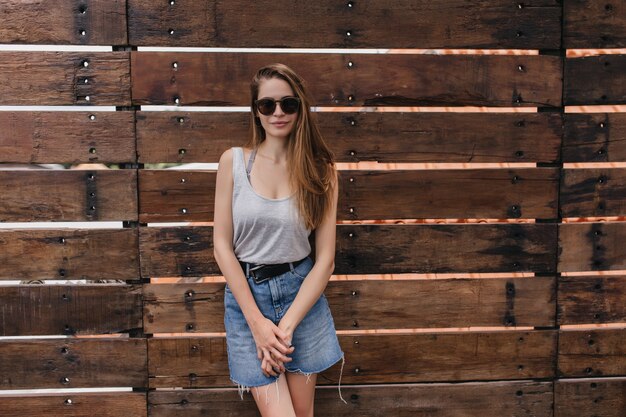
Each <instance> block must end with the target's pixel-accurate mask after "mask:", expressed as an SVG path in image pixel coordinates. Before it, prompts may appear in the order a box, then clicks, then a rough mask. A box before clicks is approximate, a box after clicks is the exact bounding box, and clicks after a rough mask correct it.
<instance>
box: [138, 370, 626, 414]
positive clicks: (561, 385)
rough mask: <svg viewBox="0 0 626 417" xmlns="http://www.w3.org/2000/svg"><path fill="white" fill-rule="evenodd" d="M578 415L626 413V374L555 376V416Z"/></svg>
mask: <svg viewBox="0 0 626 417" xmlns="http://www.w3.org/2000/svg"><path fill="white" fill-rule="evenodd" d="M148 398H149V397H148ZM580 415H593V416H602V417H622V416H624V415H626V378H616V379H613V378H611V379H604V378H585V379H579V380H569V381H563V380H557V381H556V382H555V385H554V416H555V417H578V416H580Z"/></svg>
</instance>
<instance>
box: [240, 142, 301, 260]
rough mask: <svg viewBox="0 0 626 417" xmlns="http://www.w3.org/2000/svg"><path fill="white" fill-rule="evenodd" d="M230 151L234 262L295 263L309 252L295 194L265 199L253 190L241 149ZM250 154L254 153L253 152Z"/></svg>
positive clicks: (252, 157) (251, 159)
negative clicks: (235, 258) (231, 154)
mask: <svg viewBox="0 0 626 417" xmlns="http://www.w3.org/2000/svg"><path fill="white" fill-rule="evenodd" d="M232 150H233V201H232V214H233V247H234V252H235V256H237V259H239V260H240V261H243V262H250V263H257V264H280V263H285V262H295V261H297V260H300V259H302V258H304V257H306V256H307V255H309V253H310V252H311V245H310V243H309V239H308V238H309V235H310V234H311V230H309V229H307V228H306V226H305V224H304V221H303V220H302V218H301V216H300V214H299V212H298V209H297V207H296V204H295V193H294V194H292V195H291V196H289V197H283V198H278V199H273V198H266V197H263V196H261V195H259V194H257V192H256V191H254V189H253V188H252V184H251V183H250V179H249V172H250V170H251V169H252V164H251V163H252V162H253V161H254V155H253V154H252V155H251V158H250V161H249V162H250V164H249V167H248V169H247V170H246V162H245V160H244V152H243V148H241V147H235V148H232ZM253 153H256V152H255V151H253Z"/></svg>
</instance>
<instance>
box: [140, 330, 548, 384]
mask: <svg viewBox="0 0 626 417" xmlns="http://www.w3.org/2000/svg"><path fill="white" fill-rule="evenodd" d="M339 342H340V344H341V347H342V350H343V352H344V353H345V364H344V368H343V375H342V377H341V383H342V384H344V383H345V384H361V383H369V384H374V383H394V382H397V383H400V382H402V383H411V382H425V381H432V382H435V381H439V382H441V381H468V380H472V381H474V380H494V379H526V378H550V377H553V376H554V373H555V369H554V367H555V357H556V347H557V346H556V332H554V331H510V332H509V331H506V332H505V331H498V332H442V333H422V334H420V333H418V334H407V335H399V334H385V335H383V334H379V335H364V336H340V337H339ZM295 348H296V349H297V348H298V347H297V346H296V347H295ZM226 349H227V347H226V339H225V338H222V337H203V338H188V337H185V338H173V337H168V338H151V339H148V355H149V360H148V369H149V374H150V388H167V387H182V388H200V387H208V386H233V384H232V383H231V382H230V379H229V371H228V360H227V353H226V352H227V350H226ZM381 352H384V354H381ZM341 365H342V361H341V360H339V362H337V363H336V364H335V365H333V366H332V367H331V368H330V369H328V370H327V371H324V372H322V373H321V374H319V376H318V378H317V383H318V384H320V385H328V384H335V385H336V384H337V383H338V381H339V375H340V371H341ZM259 366H260V362H259Z"/></svg>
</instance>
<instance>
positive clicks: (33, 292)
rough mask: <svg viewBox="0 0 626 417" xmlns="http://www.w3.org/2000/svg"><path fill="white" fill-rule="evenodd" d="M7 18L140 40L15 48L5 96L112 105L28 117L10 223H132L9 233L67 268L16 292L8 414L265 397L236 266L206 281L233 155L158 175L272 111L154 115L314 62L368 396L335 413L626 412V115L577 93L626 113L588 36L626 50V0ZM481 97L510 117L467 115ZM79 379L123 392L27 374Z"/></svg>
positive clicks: (163, 408) (2, 245) (227, 96)
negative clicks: (250, 352)
mask: <svg viewBox="0 0 626 417" xmlns="http://www.w3.org/2000/svg"><path fill="white" fill-rule="evenodd" d="M0 15H2V16H3V25H2V27H0V43H1V44H22V45H25V44H52V45H87V46H95V45H110V46H112V50H111V51H95V50H91V51H82V50H73V51H55V52H48V51H46V52H44V51H28V50H22V51H7V50H3V51H0V106H25V105H38V106H70V105H79V106H83V108H84V110H81V109H79V110H81V111H54V112H53V111H45V110H37V111H33V110H29V111H15V110H3V111H0V125H1V126H2V127H3V129H0V162H3V163H9V164H10V165H6V166H4V168H3V170H2V171H0V201H2V203H1V205H0V222H24V225H23V226H28V223H29V222H42V221H43V222H50V223H51V224H52V222H59V221H64V222H67V221H69V222H92V221H119V222H122V226H123V227H120V228H108V227H106V228H105V227H99V223H95V224H94V225H95V226H96V227H93V228H92V227H90V228H86V227H80V226H76V227H63V228H61V227H58V228H55V227H52V228H48V229H36V228H27V229H24V228H13V229H0V280H3V281H8V280H24V282H28V281H29V280H42V281H45V282H46V283H54V284H56V285H35V284H25V283H23V284H20V285H3V286H0V336H4V338H3V339H0V390H7V391H4V392H2V393H1V394H0V410H3V415H6V416H18V415H19V416H21V415H23V414H24V413H28V414H32V415H50V413H52V414H53V415H71V416H86V415H103V416H111V417H118V416H125V417H128V416H147V415H148V414H149V415H151V416H159V417H160V416H173V415H178V416H196V415H212V416H226V415H234V414H233V413H235V414H236V415H240V416H252V415H257V414H256V411H255V407H254V405H253V403H252V400H251V398H250V397H249V396H247V397H245V400H244V401H241V400H240V398H239V395H238V393H237V390H236V389H234V388H233V385H232V384H231V383H230V381H229V379H228V368H227V362H226V344H225V339H224V336H223V333H222V332H223V330H224V329H223V304H222V299H223V288H224V283H223V281H222V280H220V279H219V278H217V279H203V280H202V279H200V280H199V279H197V278H198V277H206V276H217V275H219V269H218V267H217V265H216V263H215V260H214V258H213V252H212V246H211V242H212V227H211V221H212V218H213V198H214V195H213V194H214V181H215V172H214V171H211V170H189V169H182V170H170V169H154V168H151V167H153V165H151V164H157V163H192V162H209V163H214V162H217V160H218V158H219V155H220V154H221V153H222V152H223V151H224V150H225V149H227V148H228V147H231V146H239V145H241V144H242V142H243V141H244V140H245V138H246V135H247V129H248V125H247V123H248V121H247V116H246V114H245V113H241V112H237V111H230V110H226V111H224V110H223V109H222V110H221V111H189V110H188V109H187V110H183V109H181V110H175V111H154V110H155V109H159V107H156V108H154V107H153V108H149V109H148V108H144V107H143V106H147V105H150V106H158V105H183V106H223V107H224V106H225V107H229V106H245V105H246V104H247V102H248V91H247V89H248V82H249V79H250V78H251V76H252V74H253V72H254V71H255V70H256V69H257V68H258V67H259V66H261V65H263V64H267V63H271V62H284V63H287V64H288V65H291V66H292V67H294V68H295V70H296V71H297V72H299V73H301V74H302V75H303V76H304V77H305V78H306V80H307V81H308V83H309V84H310V86H311V89H312V93H313V96H314V99H315V102H316V103H315V104H316V106H318V110H320V111H319V112H318V113H317V116H318V118H319V120H320V123H321V126H322V128H323V133H324V134H325V136H326V138H327V140H328V142H329V144H330V146H331V147H332V149H333V151H334V152H335V153H336V156H337V159H338V161H339V162H340V163H341V166H342V170H341V173H340V177H341V188H340V190H341V192H340V202H339V212H338V223H339V224H338V231H337V232H338V233H337V257H336V270H335V273H336V274H337V275H336V276H335V277H333V279H332V280H331V282H330V283H329V285H328V288H327V291H326V295H327V298H328V300H329V302H330V304H331V309H332V311H333V314H334V317H335V324H336V327H337V330H338V332H339V334H340V342H341V345H342V348H343V350H344V351H345V353H346V363H345V367H344V370H343V371H344V372H343V375H342V379H341V389H342V393H343V397H344V398H345V399H346V400H347V404H344V403H343V402H341V401H340V400H339V398H338V395H337V384H338V382H339V376H340V366H339V365H336V366H334V367H332V368H331V369H329V370H328V371H326V372H324V373H323V374H322V375H321V376H320V378H319V387H318V392H317V396H316V410H317V411H316V413H317V414H318V415H332V416H354V415H357V416H382V415H421V414H428V415H432V416H522V415H524V416H527V415H532V416H557V417H566V416H573V415H579V414H581V413H582V414H584V415H598V416H599V415H602V416H615V417H617V416H623V415H625V414H626V401H625V400H624V398H626V395H625V393H626V343H624V340H626V329H625V328H624V326H623V324H624V323H625V322H626V310H625V308H624V305H626V290H625V288H626V286H625V285H624V284H625V280H626V277H625V276H624V275H623V271H624V270H626V251H625V249H624V245H623V244H622V242H623V240H624V239H625V238H626V227H625V225H626V223H624V221H623V219H624V216H626V204H625V203H624V201H626V199H625V197H626V172H625V171H624V170H625V168H624V166H625V165H620V164H619V163H623V162H626V145H625V144H626V117H624V114H623V113H604V112H602V111H604V110H602V111H600V112H599V111H598V110H597V108H595V107H589V108H587V110H588V111H589V112H585V113H580V112H572V111H569V110H568V109H570V108H569V107H568V106H579V105H585V106H588V105H589V106H593V105H621V104H626V82H625V81H626V80H625V78H626V55H620V54H619V53H618V54H600V55H597V56H588V57H583V58H577V57H576V58H575V57H570V56H569V55H568V54H567V52H568V51H570V50H572V49H581V48H582V49H585V48H624V47H626V8H624V7H622V5H621V4H618V2H608V1H602V2H601V1H598V0H566V1H564V2H561V1H557V0H536V1H532V4H531V3H529V2H512V1H508V0H507V1H505V0H494V1H490V2H482V1H461V0H445V1H444V0H437V1H432V0H393V1H392V0H379V1H373V2H365V1H360V0H355V1H334V0H319V1H317V2H299V1H295V0H275V1H273V2H271V4H268V3H264V2H248V1H243V0H228V1H227V0H205V1H198V2H187V1H182V0H176V1H163V2H153V1H150V0H126V1H124V0H113V1H112V0H97V1H91V2H89V3H86V2H83V1H63V2H56V1H51V0H50V1H39V2H26V3H25V2H20V1H15V0H9V1H4V2H2V4H0ZM144 46H162V47H209V48H216V47H217V48H224V47H228V48H239V47H248V48H274V49H272V50H270V51H267V50H264V51H252V52H244V51H240V50H235V51H233V50H228V51H225V50H215V49H208V50H203V51H185V52H181V51H171V50H161V51H147V50H142V49H141V47H144ZM138 48H139V49H138ZM294 48H322V49H316V50H315V51H314V52H313V53H299V52H296V51H294ZM324 48H337V49H330V50H329V49H324ZM354 48H357V49H358V48H400V49H401V50H392V51H391V52H393V53H390V54H368V53H361V52H362V51H358V50H356V51H355V50H354ZM416 48H418V49H416ZM343 49H345V50H343ZM405 49H413V50H410V51H406V50H405ZM433 49H455V50H460V51H456V52H457V53H456V54H452V55H441V54H434V53H433ZM476 49H487V50H497V51H505V50H511V49H514V50H517V51H518V53H517V54H505V53H499V54H480V53H476V51H474V50H476ZM424 50H426V51H424ZM398 52H409V53H398ZM424 52H426V53H424ZM459 52H460V53H459ZM609 52H610V51H609ZM93 105H105V106H115V111H113V110H111V111H101V109H97V108H93V109H90V107H92V106H93ZM364 106H365V107H364ZM408 106H411V107H408ZM463 106H481V107H485V108H490V109H492V110H493V109H498V110H499V111H498V112H480V111H479V110H480V109H478V108H473V110H472V111H470V112H447V111H444V110H446V109H448V110H462V109H461V107H463ZM44 108H45V107H44ZM72 109H73V110H75V108H72ZM416 109H417V110H420V111H417V112H415V111H414V110H416ZM602 109H604V108H602ZM433 110H434V111H433ZM375 162H380V163H384V164H375ZM47 163H58V164H74V165H75V164H89V163H100V164H102V163H106V164H109V166H110V167H111V168H116V169H97V166H93V165H89V166H87V169H83V170H76V169H72V170H49V169H44V168H42V166H41V165H37V164H47ZM405 163H406V165H405ZM494 163H495V164H494ZM609 163H611V164H613V165H609ZM616 163H617V165H615V164H616ZM23 164H31V165H30V167H31V168H37V169H30V170H24V169H18V168H17V166H18V165H19V166H20V167H21V168H23V167H24V166H26V167H28V165H23ZM111 164H112V165H111ZM386 164H390V165H386ZM414 164H422V165H414ZM443 164H454V165H443ZM425 167H427V168H433V169H423V168H425ZM389 168H391V169H389ZM459 168H460V169H459ZM165 222H188V223H184V224H185V225H178V226H172V225H167V224H164V223H165ZM390 274H391V275H390ZM416 274H417V275H416ZM160 277H178V278H180V280H179V281H178V282H177V283H173V284H172V283H170V284H164V283H162V282H163V281H159V280H158V278H160ZM390 277H391V278H394V279H389V278H390ZM188 278H191V279H189V280H188ZM76 279H83V280H87V282H88V283H87V284H67V283H65V280H76ZM579 325H585V326H586V327H577V326H579ZM598 325H600V326H598ZM51 335H52V336H54V335H56V336H58V337H56V338H55V337H52V338H38V339H30V338H29V339H23V338H11V337H16V336H51ZM66 336H69V337H66ZM114 387H127V390H126V391H125V392H123V393H120V392H114V391H111V389H112V388H114ZM65 388H107V389H109V390H107V389H105V390H104V391H103V392H100V391H98V392H80V393H77V392H72V391H66V392H63V393H54V392H52V393H50V392H42V393H29V394H12V393H11V390H18V389H19V390H21V389H65ZM131 388H132V389H131ZM109 391H111V392H109Z"/></svg>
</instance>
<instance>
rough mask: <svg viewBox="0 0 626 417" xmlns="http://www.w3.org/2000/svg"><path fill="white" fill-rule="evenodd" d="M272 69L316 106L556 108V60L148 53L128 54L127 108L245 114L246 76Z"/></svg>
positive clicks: (545, 57)
mask: <svg viewBox="0 0 626 417" xmlns="http://www.w3.org/2000/svg"><path fill="white" fill-rule="evenodd" d="M511 6H512V5H511ZM274 62H281V63H283V64H286V65H288V66H290V67H292V68H293V69H294V70H295V71H296V72H297V73H299V74H300V75H301V76H302V77H303V78H304V79H305V80H306V82H307V84H308V85H309V86H310V90H311V96H312V100H313V103H312V104H316V105H321V106H353V105H367V106H505V107H518V106H519V107H536V106H548V107H551V106H560V105H561V89H562V86H561V78H562V69H561V68H562V60H561V58H560V57H557V56H549V55H519V56H513V55H504V56H502V55H501V56H493V55H491V56H487V55H425V54H418V55H412V54H373V55H372V54H353V55H349V54H338V53H337V54H321V53H315V54H302V53H243V54H242V53H235V52H219V53H213V52H148V51H134V52H131V66H132V77H133V86H132V89H133V91H132V97H133V104H138V105H144V104H169V105H173V104H175V98H179V104H180V105H203V106H216V105H217V106H232V105H237V106H246V105H248V106H249V105H250V91H249V85H250V80H251V79H252V76H253V75H254V73H255V72H256V71H257V70H258V69H259V68H260V67H262V66H264V65H267V64H271V63H274ZM174 63H176V64H177V67H176V68H174ZM350 64H352V65H350ZM381 68H385V69H386V70H387V73H386V74H385V76H384V77H382V76H381Z"/></svg>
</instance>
